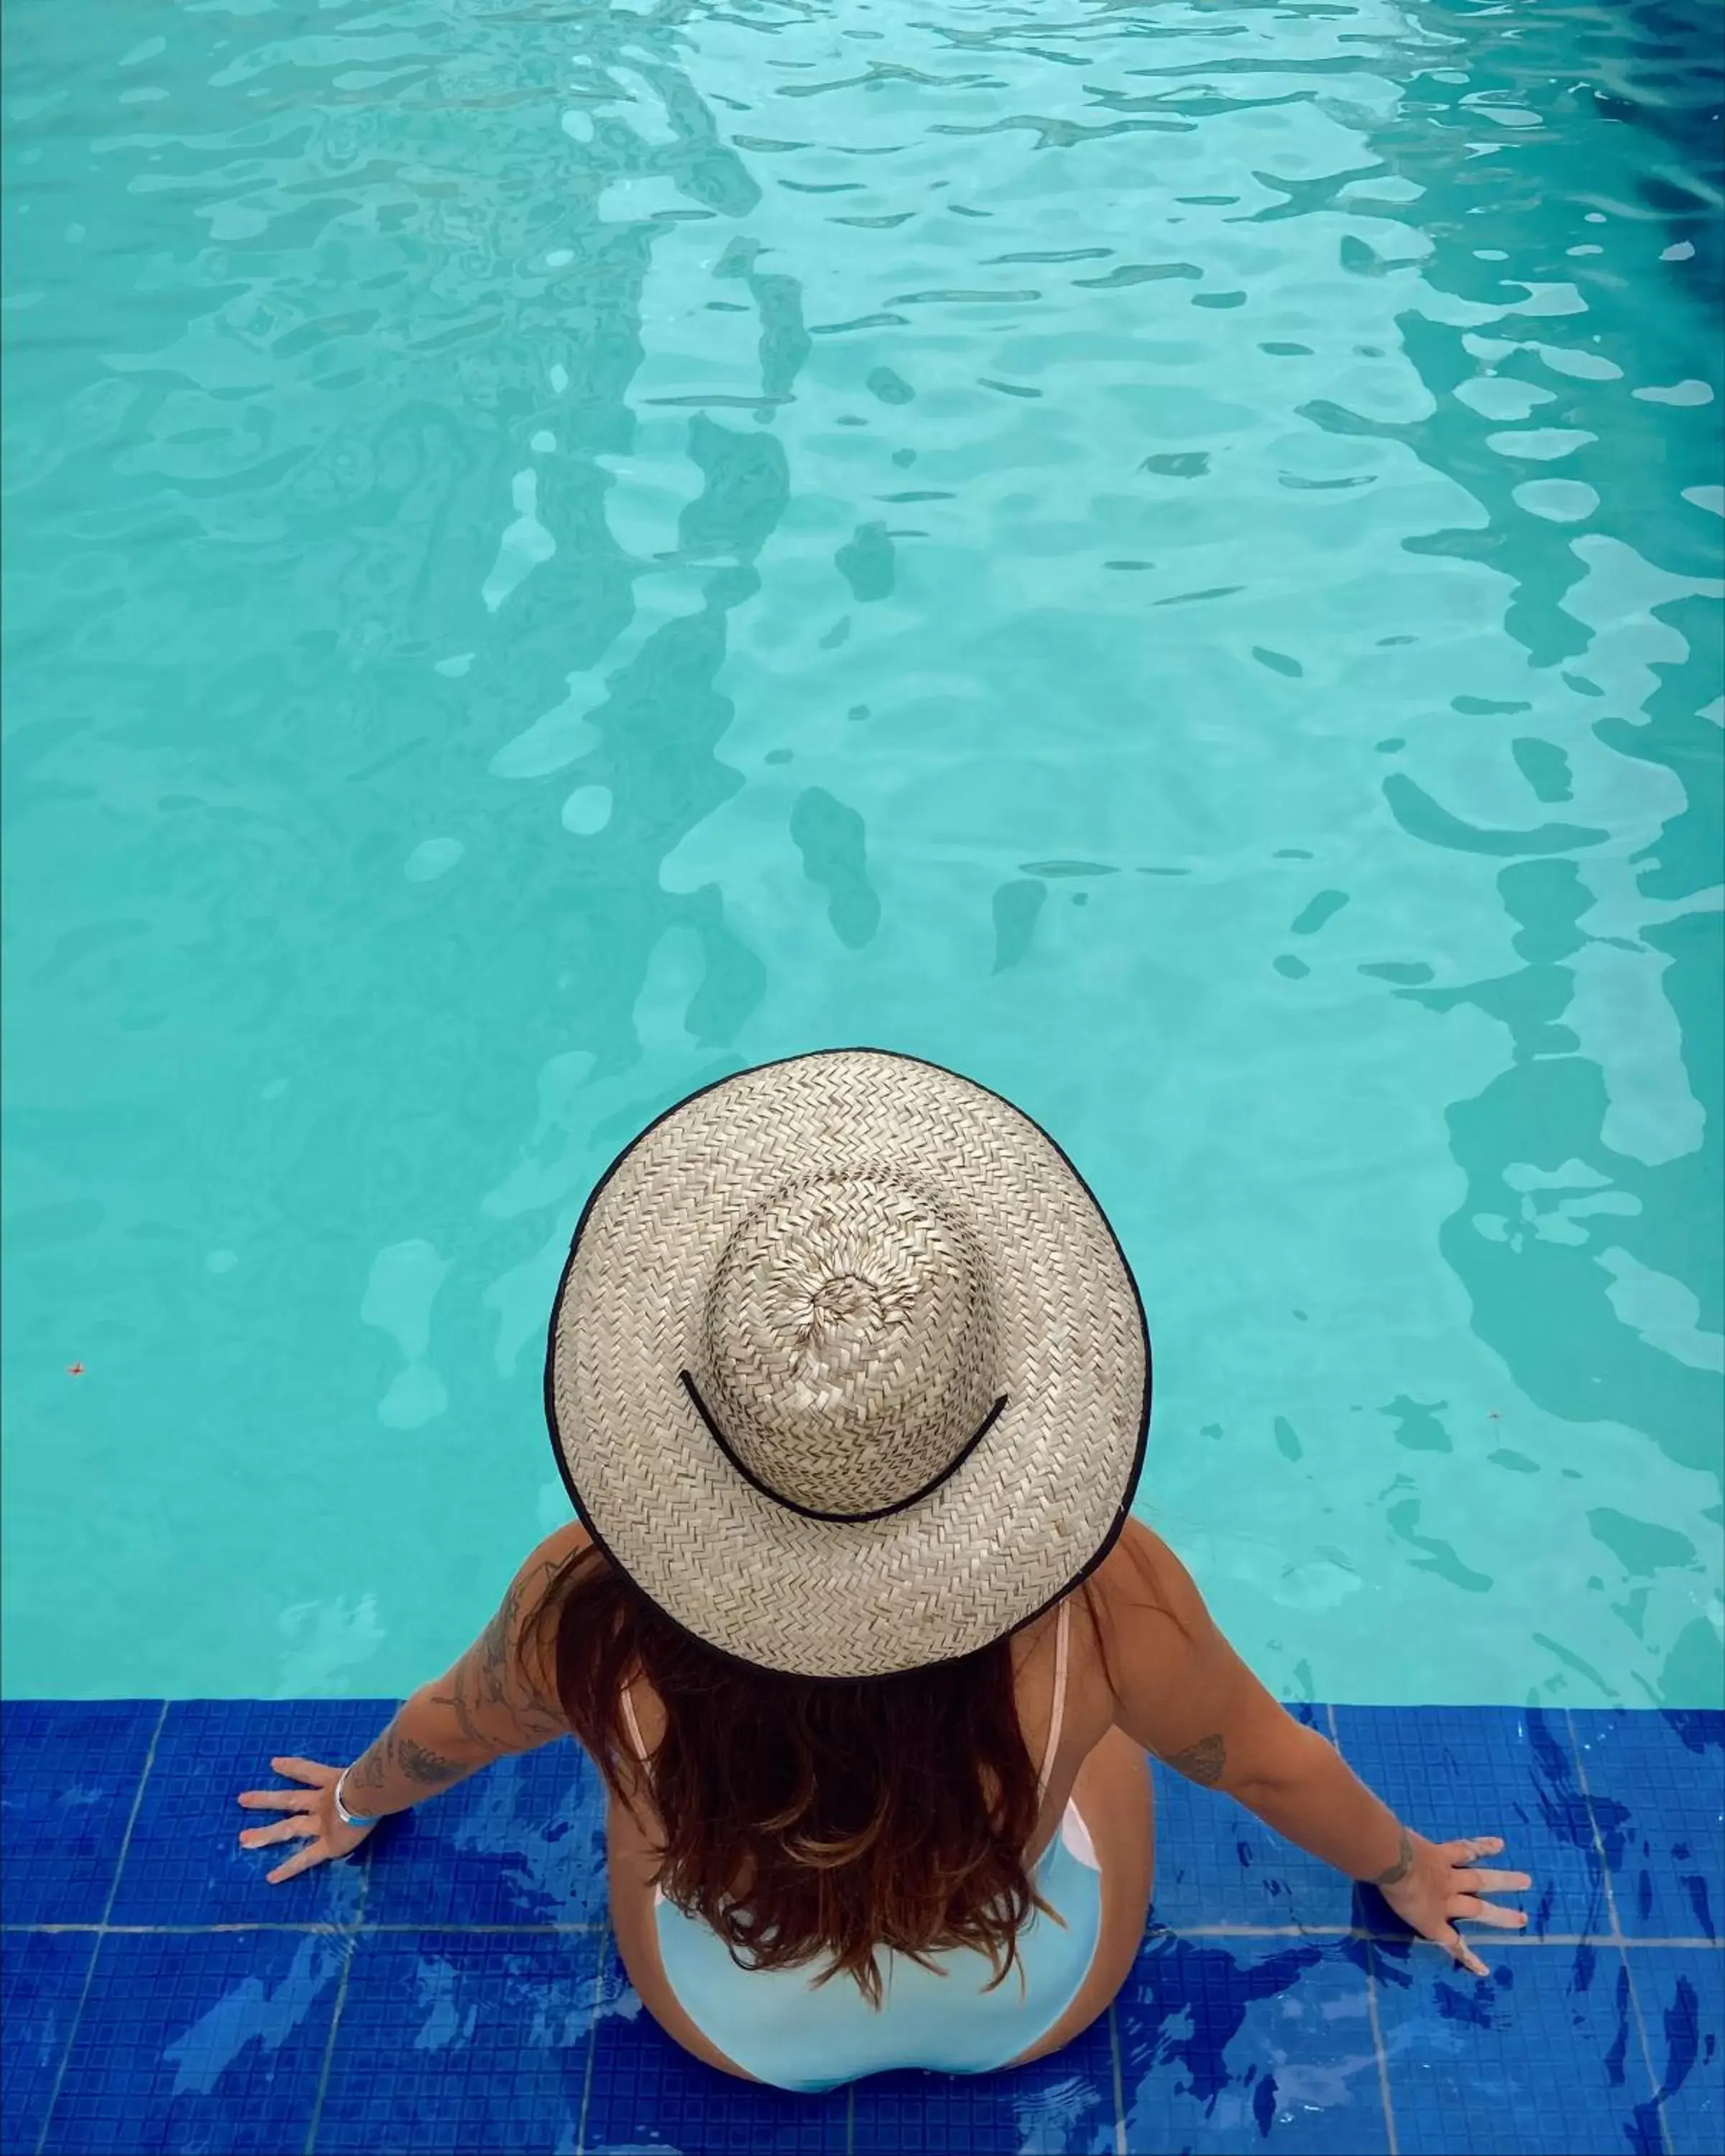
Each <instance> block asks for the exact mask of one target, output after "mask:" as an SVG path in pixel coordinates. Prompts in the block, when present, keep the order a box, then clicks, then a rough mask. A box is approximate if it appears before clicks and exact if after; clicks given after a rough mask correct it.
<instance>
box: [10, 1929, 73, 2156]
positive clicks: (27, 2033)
mask: <svg viewBox="0 0 1725 2156" xmlns="http://www.w3.org/2000/svg"><path fill="white" fill-rule="evenodd" d="M94 1952H95V1939H94V1938H91V1936H90V1934H89V1933H87V1932H7V1933H0V2148H6V2149H13V2148H18V2149H28V2148H34V2147H35V2146H36V2138H37V2136H38V2135H39V2133H41V2131H42V2122H43V2120H44V2118H45V2117H47V2115H48V2100H49V2097H50V2096H51V2095H52V2094H53V2093H54V2076H55V2075H57V2074H58V2073H59V2070H60V2059H61V2057H62V2056H63V2055H64V2051H65V2048H66V2039H67V2038H68V2036H69V2035H70V2034H71V2032H72V2024H73V2021H74V2019H75V2017H76V2015H77V2012H78V2001H79V1999H80V1997H81V1995H82V1994H83V1990H84V1979H85V1974H86V1973H87V1971H88V1970H89V1968H90V1955H91V1954H92V1953H94Z"/></svg>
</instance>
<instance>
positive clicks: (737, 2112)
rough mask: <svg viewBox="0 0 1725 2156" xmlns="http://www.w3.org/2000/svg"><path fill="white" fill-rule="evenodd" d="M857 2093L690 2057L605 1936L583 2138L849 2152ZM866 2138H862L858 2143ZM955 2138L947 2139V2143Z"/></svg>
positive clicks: (687, 2155)
mask: <svg viewBox="0 0 1725 2156" xmlns="http://www.w3.org/2000/svg"><path fill="white" fill-rule="evenodd" d="M849 2110H850V2097H849V2095H848V2093H847V2092H846V2091H845V2090H843V2089H836V2090H834V2091H833V2092H831V2093H830V2094H829V2095H826V2096H793V2095H790V2094H789V2093H788V2092H786V2091H785V2090H783V2089H775V2088H767V2087H762V2085H761V2084H760V2083H758V2082H743V2081H739V2080H737V2077H736V2076H735V2075H733V2074H721V2073H720V2072H719V2071H717V2069H716V2067H712V2066H706V2065H705V2064H704V2063H703V2062H702V2061H701V2060H699V2059H696V2058H691V2056H690V2055H689V2054H688V2052H686V2051H684V2050H683V2049H682V2048H681V2046H680V2045H677V2044H675V2043H673V2042H672V2041H671V2040H670V2037H669V2036H667V2035H665V2031H664V2030H662V2029H661V2028H660V2026H659V2025H658V2023H657V2022H655V2020H654V2019H653V2017H652V2015H650V2014H649V2013H648V2012H647V2010H646V2009H645V2008H644V2006H643V2005H642V2004H641V2001H640V1998H639V1994H637V1993H636V1992H635V1990H634V1989H633V1987H632V1986H631V1985H630V1984H629V1979H628V1977H627V1976H626V1975H625V1974H624V1969H623V1964H622V1963H621V1962H620V1960H619V1958H618V1954H617V1949H616V1948H615V1946H614V1945H613V1944H612V1943H611V1942H610V1941H609V1940H607V1942H606V1945H605V1959H604V1976H603V1989H602V1993H601V2000H600V2010H599V2018H598V2025H597V2026H596V2028H595V2030H594V2031H593V2080H592V2084H591V2089H590V2092H589V2094H588V2106H587V2134H586V2138H585V2141H584V2143H583V2148H585V2149H587V2150H588V2151H590V2152H596V2153H597V2152H604V2151H608V2150H612V2149H617V2150H623V2149H641V2148H667V2149H676V2150H680V2151H681V2152H682V2156H719V2152H723V2156H757V2152H758V2156H769V2153H770V2152H773V2151H778V2150H782V2151H783V2152H785V2156H804V2152H805V2151H806V2152H807V2156H844V2152H845V2148H846V2145H847V2144H846V2139H845V2133H846V2126H845V2122H846V2119H847V2117H848V2116H849ZM858 2145H859V2147H860V2145H861V2144H860V2143H859V2144H858ZM949 2145H950V2144H949Z"/></svg>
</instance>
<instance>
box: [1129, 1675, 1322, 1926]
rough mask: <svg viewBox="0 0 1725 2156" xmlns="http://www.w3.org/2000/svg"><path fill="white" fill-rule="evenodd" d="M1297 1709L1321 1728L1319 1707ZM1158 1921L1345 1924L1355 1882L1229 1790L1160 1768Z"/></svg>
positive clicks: (1173, 1923)
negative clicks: (1297, 1843)
mask: <svg viewBox="0 0 1725 2156" xmlns="http://www.w3.org/2000/svg"><path fill="white" fill-rule="evenodd" d="M1290 1711H1291V1712H1292V1713H1294V1714H1295V1715H1296V1716H1298V1717H1300V1718H1301V1719H1302V1720H1304V1721H1306V1722H1307V1723H1308V1724H1311V1725H1312V1726H1314V1727H1317V1729H1318V1730H1319V1731H1320V1732H1321V1733H1327V1732H1323V1723H1322V1720H1320V1719H1317V1718H1316V1717H1319V1716H1321V1715H1322V1709H1321V1708H1320V1709H1317V1710H1315V1711H1314V1710H1313V1709H1312V1708H1309V1707H1294V1708H1292V1709H1291V1710H1290ZM1153 1921H1154V1922H1156V1923H1157V1924H1158V1925H1162V1926H1166V1927H1167V1928H1168V1929H1169V1930H1171V1931H1186V1930H1189V1929H1190V1928H1192V1927H1194V1925H1209V1924H1274V1925H1282V1924H1301V1925H1307V1926H1311V1925H1347V1924H1350V1923H1352V1922H1353V1881H1351V1880H1348V1879H1347V1878H1345V1877H1344V1876H1343V1874H1342V1873H1341V1872H1339V1871H1336V1870H1335V1869H1334V1868H1333V1867H1332V1866H1330V1865H1327V1864H1325V1863H1322V1862H1321V1861H1320V1860H1319V1859H1318V1858H1317V1857H1315V1856H1307V1853H1306V1851H1304V1850H1303V1849H1299V1848H1296V1846H1295V1845H1294V1844H1293V1843H1292V1842H1291V1841H1285V1840H1283V1839H1282V1837H1281V1835H1279V1834H1277V1833H1276V1831H1275V1830H1274V1829H1272V1828H1271V1827H1268V1826H1266V1825H1265V1824H1264V1822H1263V1821H1262V1820H1260V1819H1259V1818H1257V1817H1256V1816H1255V1814H1253V1813H1251V1812H1249V1811H1248V1810H1246V1809H1245V1806H1244V1805H1243V1804H1236V1803H1235V1800H1234V1799H1233V1798H1232V1797H1229V1796H1224V1795H1223V1794H1220V1793H1219V1792H1218V1791H1217V1790H1214V1789H1199V1787H1198V1786H1197V1784H1195V1783H1193V1782H1189V1781H1188V1780H1187V1779H1185V1777H1184V1776H1183V1775H1182V1774H1174V1773H1173V1771H1172V1769H1170V1768H1158V1769H1157V1770H1156V1891H1155V1897H1154V1901H1153Z"/></svg>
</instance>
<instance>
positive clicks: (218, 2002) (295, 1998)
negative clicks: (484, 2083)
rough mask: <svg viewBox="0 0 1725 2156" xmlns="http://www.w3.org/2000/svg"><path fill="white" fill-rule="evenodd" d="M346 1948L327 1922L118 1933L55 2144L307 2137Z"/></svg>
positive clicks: (153, 2146) (277, 2150)
mask: <svg viewBox="0 0 1725 2156" xmlns="http://www.w3.org/2000/svg"><path fill="white" fill-rule="evenodd" d="M348 1951H349V1942H348V1941H347V1940H345V1939H340V1938H331V1937H330V1936H329V1935H328V1934H327V1933H324V1934H313V1933H280V1932H267V1933H266V1932H252V1931H246V1932H202V1933H193V1934H190V1935H187V1934H183V1933H182V1934H179V1935H175V1934H172V1933H160V1932H158V1933H132V1934H130V1935H125V1934H122V1935H119V1936H116V1935H114V1934H112V1933H110V1935H109V1936H108V1937H107V1938H105V1939H104V1940H103V1941H102V1944H101V1949H100V1953H98V1954H97V1956H96V1963H95V1974H94V1975H93V1976H92V1978H91V1980H90V1994H89V1996H88V1997H87V1998H86V1999H85V2002H84V2013H83V2016H82V2018H81V2020H80V2022H79V2025H78V2037H77V2041H76V2042H75V2043H74V2046H73V2047H72V2054H71V2057H70V2060H69V2062H68V2065H67V2068H66V2076H65V2079H64V2082H62V2083H61V2085H60V2093H59V2101H58V2102H57V2103H56V2104H55V2106H54V2114H53V2117H52V2118H51V2119H50V2120H49V2131H48V2139H47V2142H46V2144H45V2146H46V2148H47V2149H48V2150H49V2151H51V2152H61V2156H107V2152H109V2151H114V2152H117V2156H156V2152H157V2151H168V2150H183V2149H193V2148H202V2149H220V2150H222V2151H223V2156H230V2152H231V2156H249V2152H252V2151H257V2152H259V2156H281V2152H282V2151H283V2150H285V2149H297V2148H301V2147H303V2145H304V2143H305V2135H306V2133H307V2130H308V2129H309V2128H310V2126H311V2114H312V2109H313V2106H314V2105H315V2103H316V2097H317V2088H318V2083H319V2081H320V2079H321V2076H322V2072H323V2062H324V2053H325V2050H326V2044H327V2039H328V2035H329V2027H330V2015H331V2009H332V2007H333V2005H334V2004H335V1998H336V1989H337V1983H338V1979H339V1976H340V1973H341V1963H342V1961H343V1959H344V1958H345V1956H346V1955H347V1953H348Z"/></svg>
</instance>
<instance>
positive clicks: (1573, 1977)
mask: <svg viewBox="0 0 1725 2156" xmlns="http://www.w3.org/2000/svg"><path fill="white" fill-rule="evenodd" d="M1369 1952H1370V1955H1371V1959H1372V1963H1373V1971H1374V1974H1375V1975H1376V1978H1377V1994H1378V2024H1379V2026H1380V2028H1381V2029H1382V2031H1383V2035H1384V2053H1385V2056H1386V2059H1387V2061H1388V2070H1389V2092H1390V2102H1391V2105H1392V2107H1393V2109H1394V2116H1395V2123H1396V2132H1397V2134H1398V2137H1399V2143H1400V2146H1401V2148H1402V2150H1403V2152H1404V2156H1428V2152H1429V2156H1575V2152H1576V2151H1577V2150H1578V2149H1599V2150H1607V2149H1609V2150H1619V2149H1628V2150H1631V2151H1634V2150H1637V2149H1639V2148H1640V2147H1641V2146H1642V2144H1641V2143H1640V2140H1638V2138H1637V2132H1638V2128H1637V2124H1636V2120H1637V2106H1645V2103H1646V2102H1647V2099H1648V2097H1649V2095H1650V2090H1649V2087H1648V2082H1647V2069H1646V2062H1645V2060H1644V2059H1643V2057H1642V2056H1641V2051H1640V2044H1639V2042H1638V2040H1637V2038H1636V2035H1635V2020H1634V2015H1633V2013H1632V2010H1631V2005H1630V1979H1629V1974H1628V1972H1627V1970H1626V1969H1625V1966H1624V1956H1623V1954H1622V1953H1620V1951H1619V1949H1618V1948H1615V1947H1609V1946H1603V1947H1592V1946H1581V1947H1540V1946H1531V1947H1522V1946H1514V1947H1506V1948H1502V1950H1501V1951H1500V1952H1499V1953H1497V1955H1496V1956H1495V1957H1494V1956H1492V1955H1491V1953H1489V1951H1488V1950H1487V1949H1486V1948H1485V1947H1484V1946H1483V1943H1482V1944H1481V1953H1482V1955H1483V1957H1484V1958H1486V1960H1487V1962H1488V1963H1490V1964H1491V1975H1490V1976H1489V1977H1486V1978H1483V1979H1481V1978H1478V1977H1472V1976H1470V1975H1469V1974H1467V1972H1466V1970H1465V1969H1457V1968H1456V1967H1455V1965H1454V1963H1451V1962H1450V1959H1449V1958H1448V1957H1447V1956H1446V1955H1445V1954H1444V1953H1441V1951H1440V1949H1439V1948H1436V1947H1431V1946H1426V1945H1424V1944H1418V1945H1416V1944H1413V1943H1404V1944H1399V1945H1396V1946H1392V1947H1384V1946H1378V1945H1373V1947H1372V1948H1370V1949H1369ZM1659 2145H1660V2144H1659V2142H1658V2138H1657V2136H1656V2137H1655V2138H1654V2140H1653V2141H1652V2142H1651V2143H1647V2144H1646V2146H1647V2149H1648V2151H1649V2156H1651V2152H1652V2151H1655V2150H1656V2149H1657V2148H1658V2147H1659Z"/></svg>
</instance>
